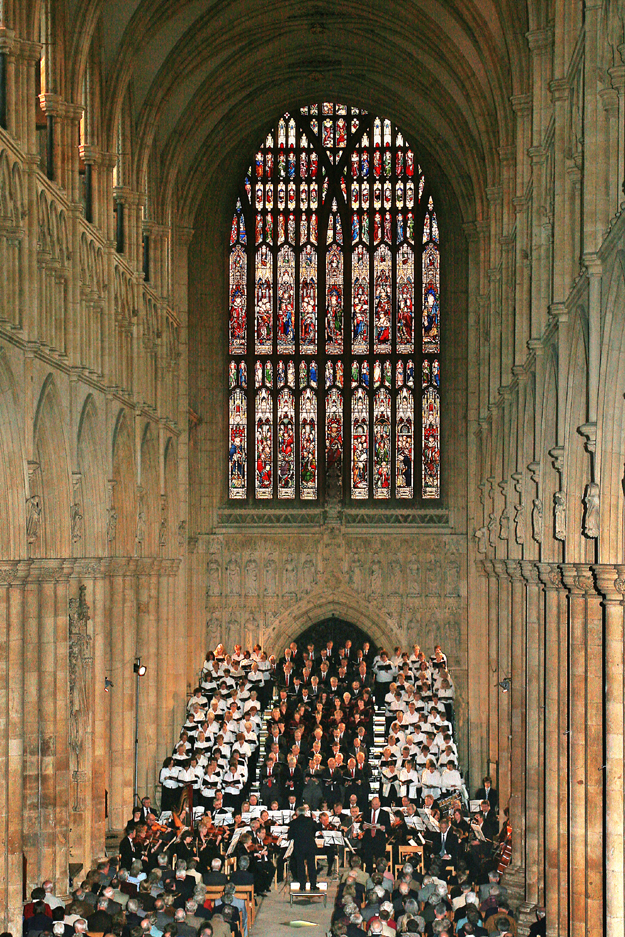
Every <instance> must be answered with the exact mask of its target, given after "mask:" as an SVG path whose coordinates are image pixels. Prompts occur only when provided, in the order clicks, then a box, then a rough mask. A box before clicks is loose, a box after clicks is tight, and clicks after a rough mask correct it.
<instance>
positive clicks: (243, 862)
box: [230, 855, 254, 886]
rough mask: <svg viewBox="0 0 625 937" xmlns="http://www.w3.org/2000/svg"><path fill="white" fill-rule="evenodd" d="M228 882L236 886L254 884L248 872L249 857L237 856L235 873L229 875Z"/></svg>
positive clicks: (251, 874) (252, 876) (251, 875)
mask: <svg viewBox="0 0 625 937" xmlns="http://www.w3.org/2000/svg"><path fill="white" fill-rule="evenodd" d="M230 881H231V882H234V884H235V885H237V886H239V885H253V884H254V874H253V873H252V872H250V857H249V856H246V855H241V856H239V858H238V860H237V868H236V871H235V872H233V873H232V874H231V876H230Z"/></svg>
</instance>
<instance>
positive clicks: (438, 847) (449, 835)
mask: <svg viewBox="0 0 625 937" xmlns="http://www.w3.org/2000/svg"><path fill="white" fill-rule="evenodd" d="M458 848H459V843H458V837H457V836H456V834H455V833H454V832H453V830H450V828H449V820H448V819H447V818H446V817H443V818H442V820H441V822H440V832H439V833H434V835H433V837H432V853H433V855H434V857H436V856H439V857H440V858H441V859H442V860H443V862H445V861H447V862H448V863H449V864H450V865H455V862H456V859H457V858H458Z"/></svg>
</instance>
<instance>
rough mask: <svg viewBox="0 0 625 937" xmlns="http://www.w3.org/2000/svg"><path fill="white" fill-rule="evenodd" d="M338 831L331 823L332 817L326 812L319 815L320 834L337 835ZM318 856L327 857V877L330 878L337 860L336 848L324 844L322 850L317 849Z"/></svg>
mask: <svg viewBox="0 0 625 937" xmlns="http://www.w3.org/2000/svg"><path fill="white" fill-rule="evenodd" d="M335 832H336V830H335V828H334V826H333V825H332V823H331V822H330V817H329V815H328V814H327V813H326V811H325V810H324V811H323V812H322V813H321V814H320V815H319V830H318V833H319V834H320V835H321V836H323V834H324V833H335ZM317 855H323V856H325V860H326V865H327V867H328V868H327V877H328V878H330V876H331V875H332V871H333V869H334V861H335V859H336V846H335V845H333V844H330V843H329V844H327V845H326V843H325V842H324V844H323V846H322V847H321V848H320V849H317Z"/></svg>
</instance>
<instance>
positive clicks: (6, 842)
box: [0, 560, 30, 934]
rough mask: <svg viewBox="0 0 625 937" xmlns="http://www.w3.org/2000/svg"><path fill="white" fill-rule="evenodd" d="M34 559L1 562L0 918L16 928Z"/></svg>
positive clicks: (19, 903) (19, 916) (9, 927)
mask: <svg viewBox="0 0 625 937" xmlns="http://www.w3.org/2000/svg"><path fill="white" fill-rule="evenodd" d="M29 570H30V561H29V560H23V561H20V560H15V561H13V562H3V563H2V566H0V635H1V638H0V648H1V654H0V656H1V657H2V659H3V665H4V667H5V668H6V669H5V673H6V674H8V675H10V679H8V680H6V681H5V683H4V685H3V686H2V687H1V688H0V696H1V697H2V707H1V710H0V723H1V724H2V740H3V744H2V752H1V754H0V773H1V777H2V779H3V780H2V784H1V786H0V816H2V827H1V829H2V835H1V836H0V842H1V845H0V874H1V876H2V877H1V878H0V881H1V882H2V885H1V886H0V920H2V922H3V926H4V928H5V929H6V930H8V931H10V932H11V933H14V934H17V933H20V932H21V931H20V929H21V927H22V885H23V861H22V856H23V852H24V846H23V840H22V831H23V804H22V791H23V784H24V773H23V772H24V583H25V581H26V579H27V578H28V573H29Z"/></svg>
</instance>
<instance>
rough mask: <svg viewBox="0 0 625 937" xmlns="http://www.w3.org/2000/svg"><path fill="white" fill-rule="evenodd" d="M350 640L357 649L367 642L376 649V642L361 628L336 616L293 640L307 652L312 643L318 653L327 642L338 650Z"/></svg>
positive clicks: (322, 621) (319, 622) (312, 626)
mask: <svg viewBox="0 0 625 937" xmlns="http://www.w3.org/2000/svg"><path fill="white" fill-rule="evenodd" d="M348 639H349V640H350V641H351V642H352V645H353V647H354V648H355V649H358V648H361V647H362V646H363V644H364V643H365V642H368V643H369V644H370V645H371V647H372V648H375V647H376V644H375V641H373V640H372V638H371V637H370V635H368V634H367V632H366V631H363V629H362V628H361V627H359V626H358V625H356V624H354V623H353V622H351V621H347V620H346V619H344V618H337V617H336V616H335V615H331V616H330V618H323V619H320V620H319V621H317V622H315V624H314V625H310V626H309V627H308V628H307V629H306V630H305V631H304V632H301V633H300V634H299V635H298V636H297V638H296V639H295V638H294V639H293V640H296V641H297V645H298V648H299V650H300V651H304V650H306V647H307V646H308V644H311V643H312V644H314V645H315V650H316V651H317V652H318V651H319V650H320V649H321V648H323V647H325V645H326V642H327V641H333V642H334V647H335V648H336V649H338V648H341V647H343V645H344V643H345V641H347V640H348Z"/></svg>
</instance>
